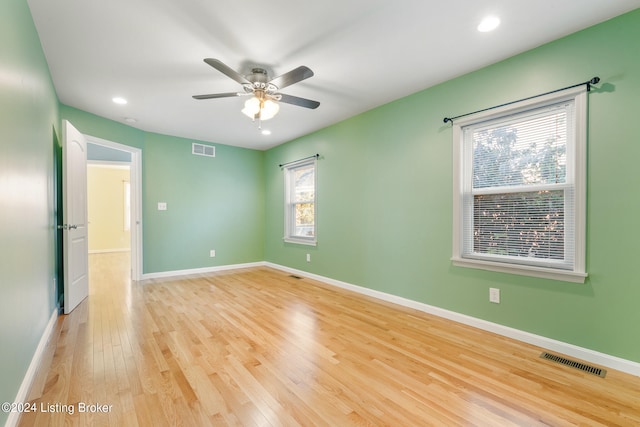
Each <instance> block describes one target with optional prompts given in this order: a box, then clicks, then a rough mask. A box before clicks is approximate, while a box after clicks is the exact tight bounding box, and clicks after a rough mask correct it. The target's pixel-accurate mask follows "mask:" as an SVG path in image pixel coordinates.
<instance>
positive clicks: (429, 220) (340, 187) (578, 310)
mask: <svg viewBox="0 0 640 427" xmlns="http://www.w3.org/2000/svg"><path fill="white" fill-rule="evenodd" d="M638 40H640V10H636V11H634V12H631V13H629V14H626V15H623V16H621V17H618V18H616V19H613V20H611V21H608V22H605V23H603V24H600V25H597V26H595V27H592V28H589V29H586V30H584V31H581V32H579V33H576V34H573V35H571V36H569V37H566V38H563V39H561V40H558V41H555V42H553V43H550V44H547V45H544V46H541V47H539V48H536V49H534V50H531V51H529V52H526V53H524V54H521V55H518V56H516V57H513V58H511V59H508V60H506V61H503V62H500V63H498V64H495V65H492V66H489V67H486V68H483V69H481V70H478V71H476V72H473V73H470V74H467V75H465V76H462V77H459V78H456V79H454V80H451V81H448V82H445V83H443V84H440V85H438V86H435V87H432V88H429V89H427V90H425V91H422V92H419V93H417V94H414V95H412V96H409V97H406V98H403V99H400V100H398V101H395V102H393V103H390V104H387V105H385V106H382V107H380V108H377V109H375V110H372V111H369V112H367V113H364V114H362V115H359V116H357V117H354V118H352V119H349V120H346V121H344V122H341V123H339V124H337V125H335V126H332V127H329V128H326V129H323V130H321V131H318V132H315V133H313V134H310V135H307V136H305V137H302V138H299V139H297V140H295V141H292V142H290V143H287V144H284V145H281V146H278V147H276V148H273V149H271V150H269V151H268V152H267V153H266V157H265V174H266V221H267V225H266V243H265V244H266V246H265V254H266V260H267V261H271V262H274V263H277V264H281V265H285V266H289V267H292V268H297V269H301V270H305V271H309V272H312V273H315V274H319V275H323V276H327V277H331V278H333V279H337V280H342V281H345V282H348V283H353V284H356V285H360V286H364V287H367V288H371V289H375V290H380V291H383V292H387V293H390V294H394V295H398V296H402V297H405V298H409V299H412V300H415V301H420V302H424V303H427V304H430V305H434V306H437V307H441V308H444V309H448V310H452V311H455V312H458V313H463V314H466V315H470V316H473V317H477V318H480V319H486V320H488V321H492V322H495V323H499V324H503V325H507V326H510V327H513V328H517V329H520V330H523V331H528V332H532V333H534V334H539V335H542V336H546V337H550V338H553V339H557V340H560V341H564V342H568V343H572V344H575V345H578V346H582V347H586V348H590V349H593V350H596V351H601V352H604V353H607V354H611V355H615V356H618V357H622V358H625V359H628V360H632V361H635V362H640V339H638V333H637V325H640V286H638V283H639V282H638V280H637V278H635V277H634V276H635V268H634V261H635V259H636V258H637V255H638V249H637V242H638V241H640V228H639V227H638V226H637V222H638V218H640V198H639V197H637V191H638V190H637V189H638V187H639V184H640V176H639V175H638V174H637V173H636V172H635V171H636V170H637V163H638V159H640V141H639V139H638V136H637V135H638V133H637V130H636V127H637V120H638V114H639V113H640V103H639V102H640V101H639V100H640V55H639V54H638V47H637V41H638ZM596 75H597V76H600V77H601V78H602V83H601V84H600V85H599V87H600V89H597V90H594V91H592V92H591V93H590V95H589V105H590V107H589V108H590V121H589V153H588V156H589V159H588V185H589V189H588V213H587V214H588V243H587V251H588V255H587V266H588V272H589V278H588V279H587V281H586V283H585V284H572V283H566V282H558V281H551V280H543V279H535V278H527V277H522V276H515V275H510V274H501V273H493V272H486V271H481V270H472V269H464V268H458V267H452V265H451V262H450V261H449V258H450V256H451V227H452V155H451V154H452V151H451V150H452V133H451V128H450V126H449V125H445V124H443V122H442V119H443V117H445V116H453V115H457V114H463V113H466V112H470V111H474V110H477V109H481V108H485V107H489V106H492V105H496V104H501V103H504V102H509V101H513V100H516V99H519V98H522V97H527V96H531V95H534V94H537V93H542V92H546V91H549V90H553V89H556V88H560V87H564V86H568V85H571V84H574V83H577V82H581V81H586V80H588V79H590V78H591V77H593V76H596ZM316 152H317V153H320V154H321V156H322V157H321V159H320V160H319V162H318V246H317V247H315V248H311V247H308V246H300V245H292V244H286V243H283V241H282V236H283V224H284V220H283V208H282V206H283V177H282V173H281V171H280V169H279V168H278V167H277V165H278V164H279V163H282V162H284V161H289V160H294V159H297V158H301V157H306V156H309V155H311V154H314V153H316ZM307 253H310V254H311V260H312V262H311V263H307V262H306V260H305V254H307ZM489 287H498V288H500V289H501V290H502V303H501V304H499V305H496V304H491V303H489V301H488V300H489V297H488V294H489V292H488V288H489Z"/></svg>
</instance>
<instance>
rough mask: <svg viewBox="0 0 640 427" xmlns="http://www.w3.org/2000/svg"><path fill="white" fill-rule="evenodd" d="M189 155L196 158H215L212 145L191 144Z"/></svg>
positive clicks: (214, 148) (214, 150)
mask: <svg viewBox="0 0 640 427" xmlns="http://www.w3.org/2000/svg"><path fill="white" fill-rule="evenodd" d="M191 154H195V155H198V156H207V157H215V156H216V147H214V146H213V145H204V144H197V143H195V142H194V143H193V144H191Z"/></svg>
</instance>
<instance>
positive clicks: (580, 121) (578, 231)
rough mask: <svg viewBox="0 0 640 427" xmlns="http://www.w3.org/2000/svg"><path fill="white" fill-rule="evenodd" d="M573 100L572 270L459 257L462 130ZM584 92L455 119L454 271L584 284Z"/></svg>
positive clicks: (583, 89) (569, 91)
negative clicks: (514, 275)
mask: <svg viewBox="0 0 640 427" xmlns="http://www.w3.org/2000/svg"><path fill="white" fill-rule="evenodd" d="M570 99H573V100H574V102H575V103H574V108H575V114H576V117H575V137H576V142H575V176H574V179H575V218H574V221H575V249H574V250H575V252H574V266H573V270H560V269H554V268H545V267H538V266H529V265H518V264H509V263H504V262H492V261H486V260H478V259H473V258H466V257H463V256H462V248H463V246H462V239H463V237H464V236H463V235H462V225H463V212H462V209H463V203H462V196H463V191H462V190H463V184H464V183H463V172H464V171H463V164H464V162H463V160H464V159H463V156H464V150H463V132H462V128H463V127H464V126H467V125H469V124H472V123H477V122H479V121H484V120H490V119H493V118H496V117H500V116H505V115H510V114H515V113H519V112H522V111H526V110H530V109H533V108H538V107H542V106H544V105H546V104H550V103H554V102H562V101H564V100H570ZM586 121H587V90H586V87H584V86H582V87H577V88H572V89H567V90H564V91H560V92H556V93H553V94H548V95H545V96H541V97H537V98H534V99H530V100H526V101H522V102H520V103H517V104H512V105H508V106H504V107H499V108H496V109H492V110H488V111H484V112H480V113H477V114H474V115H470V116H467V117H465V118H464V119H458V120H456V121H455V122H454V123H453V245H452V250H453V254H452V257H451V261H452V263H453V265H455V266H457V267H467V268H476V269H481V270H489V271H497V272H502V273H511V274H518V275H523V276H532V277H539V278H544V279H552V280H560V281H565V282H574V283H584V280H585V278H586V277H587V273H586V270H585V252H586V187H587V185H586V184H587V179H586V165H587V162H586V158H587V143H586V142H587V135H586V131H587V122H586Z"/></svg>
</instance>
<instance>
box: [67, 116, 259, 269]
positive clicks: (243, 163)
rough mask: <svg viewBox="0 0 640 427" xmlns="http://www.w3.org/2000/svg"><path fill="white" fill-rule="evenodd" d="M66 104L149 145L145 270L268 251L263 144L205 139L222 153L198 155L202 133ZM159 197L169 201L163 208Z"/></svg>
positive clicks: (254, 257)
mask: <svg viewBox="0 0 640 427" xmlns="http://www.w3.org/2000/svg"><path fill="white" fill-rule="evenodd" d="M60 108H61V110H60V114H61V116H62V118H63V119H67V120H69V121H70V122H71V123H73V125H74V126H75V127H76V128H77V129H78V130H79V131H80V132H82V133H84V134H88V135H91V136H95V137H98V138H102V139H106V140H109V141H112V142H117V143H120V144H125V145H129V146H132V147H136V148H140V149H141V150H142V185H143V189H142V193H143V194H142V200H143V206H142V211H143V212H142V218H143V271H144V273H158V272H164V271H175V270H187V269H193V268H203V267H213V266H219V265H232V264H242V263H248V262H256V261H262V260H263V259H264V254H263V250H264V226H265V222H264V170H263V158H264V153H263V152H262V151H256V150H248V149H244V148H238V147H230V146H226V145H221V144H211V143H207V142H204V143H205V144H209V145H215V147H216V157H215V158H210V157H203V156H194V155H192V154H191V143H192V142H197V141H192V140H187V139H183V138H178V137H173V136H166V135H159V134H154V133H150V132H144V131H141V130H138V129H135V128H132V127H130V126H126V125H124V124H121V123H118V122H114V121H111V120H107V119H104V118H102V117H99V116H96V115H93V114H90V113H87V112H84V111H81V110H78V109H75V108H71V107H68V106H64V105H63V106H61V107H60ZM158 202H165V203H167V207H168V209H167V210H166V211H158V209H157V207H158ZM211 249H215V250H216V257H215V258H211V257H209V251H210V250H211Z"/></svg>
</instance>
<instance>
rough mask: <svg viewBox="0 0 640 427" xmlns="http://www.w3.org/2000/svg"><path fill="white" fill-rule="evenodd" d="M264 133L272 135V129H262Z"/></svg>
mask: <svg viewBox="0 0 640 427" xmlns="http://www.w3.org/2000/svg"><path fill="white" fill-rule="evenodd" d="M262 134H263V135H271V131H270V130H268V129H262Z"/></svg>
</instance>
